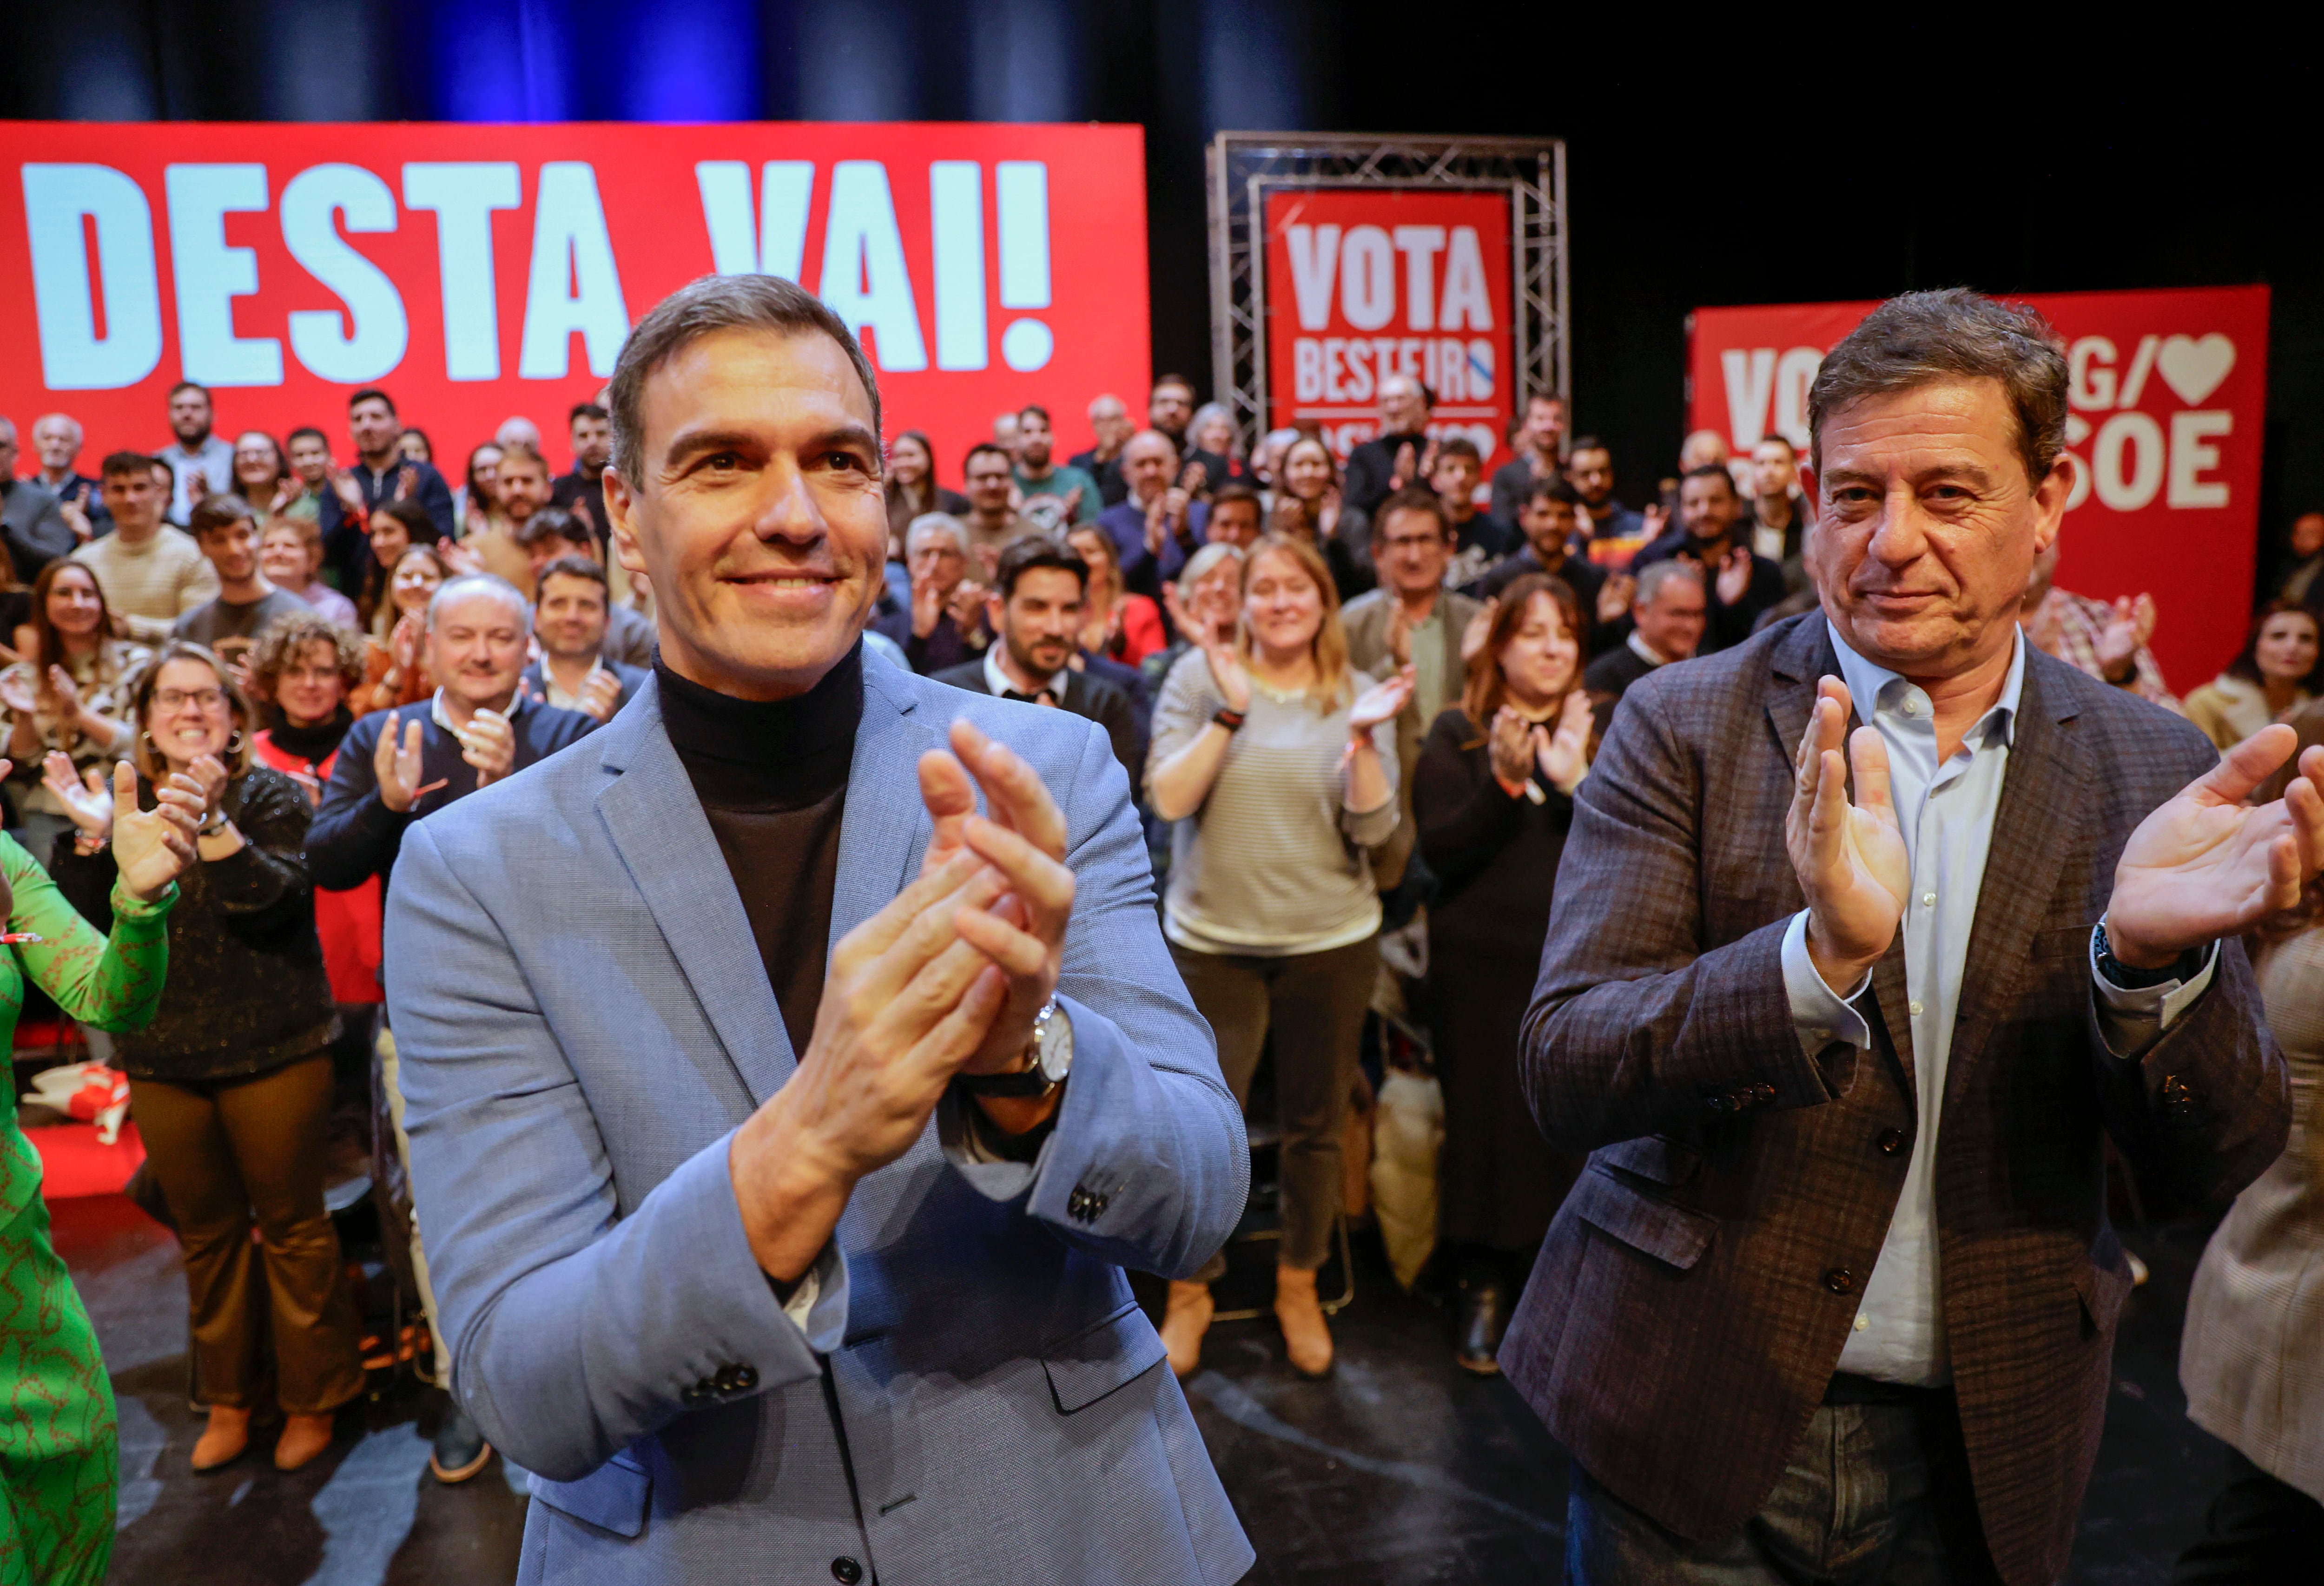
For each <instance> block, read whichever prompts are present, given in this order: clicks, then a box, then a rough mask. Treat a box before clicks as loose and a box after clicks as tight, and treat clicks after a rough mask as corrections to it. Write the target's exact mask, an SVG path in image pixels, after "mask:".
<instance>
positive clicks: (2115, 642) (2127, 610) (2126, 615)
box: [2098, 595, 2154, 683]
mask: <svg viewBox="0 0 2324 1586" xmlns="http://www.w3.org/2000/svg"><path fill="white" fill-rule="evenodd" d="M2153 637H2154V597H2153V595H2138V596H2137V597H2136V598H2135V599H2134V598H2133V597H2131V596H2129V595H2123V596H2122V597H2120V598H2119V599H2117V600H2116V602H2115V603H2114V610H2113V613H2111V614H2110V615H2109V616H2108V617H2107V624H2106V626H2105V627H2103V628H2101V629H2099V630H2098V669H2099V670H2101V671H2103V672H2104V673H2105V674H2106V676H2107V681H2109V682H2115V683H2126V682H2129V681H2130V680H2131V679H2132V678H2134V677H2135V676H2136V675H2137V671H2136V669H2137V665H2138V652H2139V650H2142V649H2144V647H2145V644H2146V641H2148V640H2150V639H2152V638H2153Z"/></svg>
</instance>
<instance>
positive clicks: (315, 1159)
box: [47, 640, 363, 1471]
mask: <svg viewBox="0 0 2324 1586" xmlns="http://www.w3.org/2000/svg"><path fill="white" fill-rule="evenodd" d="M130 715H131V719H132V720H133V721H134V722H135V723H136V724H137V725H138V732H137V738H136V744H135V747H134V751H133V756H132V757H133V759H134V762H135V764H136V768H137V772H138V779H137V781H138V803H139V806H140V807H143V805H144V804H145V803H146V801H148V800H149V799H151V798H152V797H153V788H155V787H156V786H157V785H160V786H169V787H181V786H182V787H187V788H190V789H191V790H193V791H195V792H197V793H198V794H199V795H200V797H201V799H202V807H203V816H202V820H201V823H200V827H199V830H198V834H197V836H196V840H195V844H194V847H195V853H196V857H197V860H198V862H197V863H195V864H194V865H193V866H192V867H191V868H190V869H189V870H188V871H186V873H185V874H184V875H183V876H182V877H181V878H180V881H179V883H178V891H179V897H178V902H177V906H176V907H175V908H172V909H171V912H170V922H169V965H170V975H169V983H168V984H167V985H165V986H164V987H163V988H162V991H161V1006H160V1009H159V1010H157V1011H156V1012H155V1014H154V1016H153V1021H152V1024H151V1025H150V1026H148V1027H147V1028H145V1029H143V1030H142V1031H139V1032H137V1033H134V1034H124V1035H123V1036H122V1037H120V1038H119V1040H118V1041H117V1043H116V1050H117V1053H118V1057H117V1059H116V1061H117V1062H118V1064H119V1065H120V1066H121V1067H122V1068H124V1069H125V1070H127V1071H128V1074H129V1089H130V1106H131V1109H132V1111H134V1113H135V1115H136V1119H137V1128H138V1132H139V1134H140V1135H141V1136H142V1137H143V1140H144V1143H145V1149H146V1153H147V1158H148V1160H149V1161H151V1162H152V1165H153V1174H154V1177H155V1178H156V1179H157V1180H158V1181H159V1182H160V1184H161V1191H162V1194H163V1195H164V1196H165V1197H166V1198H167V1200H168V1202H169V1205H170V1213H171V1217H172V1218H173V1219H174V1221H175V1222H176V1223H177V1226H178V1238H179V1241H180V1244H181V1245H182V1246H183V1247H184V1249H185V1263H186V1289H187V1296H188V1300H189V1304H190V1305H191V1307H192V1326H191V1332H192V1351H193V1357H194V1375H195V1390H194V1391H195V1397H196V1398H197V1400H198V1402H200V1403H202V1404H204V1405H207V1406H208V1408H209V1425H208V1427H207V1428H206V1429H205V1430H204V1431H203V1433H202V1434H201V1437H200V1438H199V1440H198V1441H197V1442H196V1443H195V1444H194V1451H193V1465H194V1469H195V1470H196V1471H210V1470H215V1469H217V1467H218V1466H220V1465H223V1464H226V1463H227V1462H230V1461H232V1460H235V1459H236V1458H238V1457H240V1455H241V1454H242V1452H243V1451H244V1448H246V1447H247V1446H248V1444H249V1442H250V1434H251V1429H252V1422H253V1419H254V1416H256V1415H268V1416H271V1415H272V1412H273V1411H275V1410H276V1409H277V1408H279V1409H280V1410H281V1411H282V1412H283V1413H284V1414H285V1415H287V1417H288V1420H287V1423H286V1425H284V1428H283V1431H282V1434H281V1439H280V1440H279V1441H278V1442H277V1443H276V1444H275V1448H274V1464H275V1467H276V1469H278V1470H284V1471H292V1470H297V1469H298V1468H299V1467H300V1466H301V1465H304V1464H306V1463H308V1462H309V1461H311V1460H313V1459H314V1458H315V1457H316V1456H317V1455H318V1454H320V1453H321V1452H323V1451H324V1449H326V1448H327V1447H328V1446H329V1445H330V1442H331V1436H332V1429H333V1422H334V1416H335V1415H336V1413H337V1410H338V1408H339V1406H342V1405H344V1404H346V1403H347V1402H348V1401H349V1400H350V1399H353V1398H354V1397H355V1396H356V1395H357V1394H359V1393H361V1392H362V1391H363V1362H362V1360H361V1359H360V1357H359V1356H358V1354H357V1352H356V1347H355V1330H356V1321H355V1305H354V1301H353V1298H352V1296H350V1295H349V1294H348V1292H347V1289H346V1284H345V1282H344V1280H343V1277H342V1275H341V1273H340V1269H339V1240H338V1235H337V1233H336V1232H335V1231H333V1229H332V1227H331V1221H330V1217H329V1214H328V1213H327V1212H326V1211H325V1209H324V1205H323V1175H324V1123H325V1120H326V1118H327V1115H328V1112H329V1109H330V1101H331V1065H330V1061H329V1058H328V1056H327V1051H328V1047H329V1044H330V1041H331V1037H332V1036H333V1034H334V1033H335V1032H336V1030H337V1016H336V1014H335V1013H334V1011H333V1010H332V1006H331V984H330V981H329V979H328V977H327V974H326V973H325V970H324V966H323V949H322V945H321V944H320V942H319V941H318V938H317V936H316V934H315V895H314V888H313V886H312V883H311V882H310V881H309V877H308V872H307V857H306V853H305V847H306V840H307V825H308V823H309V819H310V818H311V816H312V810H311V807H309V804H308V802H307V796H306V794H305V793H304V792H303V791H301V790H300V787H299V785H298V784H297V783H296V782H294V781H292V780H291V779H290V778H289V777H287V776H285V775H284V774H283V773H282V772H281V771H278V770H273V769H272V767H269V766H265V765H261V764H259V763H257V762H256V761H255V760H254V756H253V752H252V742H251V741H252V738H253V735H254V733H256V732H257V730H258V722H257V719H256V716H255V715H254V713H253V711H252V709H251V706H250V702H249V700H248V699H246V698H244V696H243V693H242V691H241V689H239V688H238V687H235V682H234V679H233V678H231V677H230V676H228V674H227V672H226V668H225V666H224V665H223V664H222V663H221V662H220V661H219V660H218V659H217V656H216V655H214V654H213V653H211V652H210V651H209V650H205V649H204V648H203V647H201V646H200V645H198V644H189V643H188V642H186V641H183V640H172V641H170V642H169V643H167V644H164V645H163V646H162V647H161V650H159V652H157V653H156V655H155V657H154V659H153V664H152V667H150V668H149V669H147V670H146V671H145V673H144V675H143V678H141V679H140V680H139V682H138V685H137V687H136V690H135V693H134V696H132V700H131V711H130ZM47 771H48V785H49V787H50V788H51V790H52V791H54V792H55V793H56V794H57V795H58V797H59V798H61V799H63V800H64V801H65V802H66V803H67V804H68V805H69V807H71V809H72V812H73V819H74V821H75V823H76V824H78V825H79V826H80V828H81V833H82V835H81V837H80V839H79V840H78V842H76V843H75V844H73V849H72V852H71V853H60V855H59V856H58V859H57V862H56V864H55V865H54V866H53V867H52V868H53V873H54V874H55V876H56V879H57V885H58V887H59V889H60V890H62V891H63V892H64V893H65V895H66V896H67V897H68V898H69V899H71V901H72V902H73V904H74V906H75V907H76V908H78V909H79V910H80V911H81V913H82V914H83V915H85V916H87V917H88V918H90V919H91V920H93V921H103V920H106V918H107V917H108V915H109V905H108V903H107V898H108V895H109V894H110V893H112V891H113V890H114V885H115V861H114V858H113V855H112V853H110V852H109V851H108V850H107V849H106V847H105V844H106V841H107V839H108V836H109V834H110V833H111V832H112V829H113V825H114V822H115V815H116V810H115V803H114V799H115V792H114V789H113V788H107V787H105V786H103V785H102V784H96V785H91V784H88V783H84V782H81V781H79V780H77V779H75V777H74V775H73V770H72V767H71V765H70V763H69V761H66V760H65V758H64V756H62V755H56V756H53V757H51V759H50V761H49V762H48V766H47ZM254 1231H255V1233H256V1236H257V1237H256V1240H253V1237H252V1235H253V1232H254ZM254 1264H255V1266H256V1268H258V1269H259V1270H257V1271H254V1269H253V1268H254ZM270 1359H271V1360H272V1369H271V1372H270V1370H269V1368H268V1361H269V1360H270ZM270 1376H271V1377H272V1388H271V1391H270V1388H269V1382H268V1379H269V1378H270Z"/></svg>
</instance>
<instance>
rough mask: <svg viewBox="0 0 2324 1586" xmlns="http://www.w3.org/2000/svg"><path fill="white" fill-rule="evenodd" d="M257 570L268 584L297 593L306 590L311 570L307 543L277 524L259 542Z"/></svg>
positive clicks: (285, 524)
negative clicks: (263, 575)
mask: <svg viewBox="0 0 2324 1586" xmlns="http://www.w3.org/2000/svg"><path fill="white" fill-rule="evenodd" d="M258 570H259V571H260V572H262V573H263V574H265V575H266V579H267V582H268V583H270V584H279V585H281V586H282V587H283V588H285V589H291V590H299V589H304V588H306V587H307V581H308V580H309V578H311V577H313V576H314V571H315V567H314V563H313V562H312V561H310V560H309V558H308V556H307V542H306V540H305V539H302V538H301V537H300V533H299V530H296V529H293V528H292V527H291V526H290V525H289V524H288V523H282V522H277V523H276V524H275V525H274V526H273V527H272V528H270V529H268V530H266V532H265V533H264V534H263V535H262V536H260V538H259V541H258Z"/></svg>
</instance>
